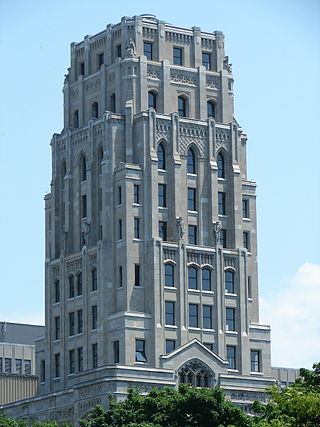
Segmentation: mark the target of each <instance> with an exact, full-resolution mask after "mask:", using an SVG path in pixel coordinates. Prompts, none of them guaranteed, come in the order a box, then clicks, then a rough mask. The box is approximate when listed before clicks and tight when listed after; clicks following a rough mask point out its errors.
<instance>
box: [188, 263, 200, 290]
mask: <svg viewBox="0 0 320 427" xmlns="http://www.w3.org/2000/svg"><path fill="white" fill-rule="evenodd" d="M198 270H199V269H198V268H197V267H195V266H193V265H190V266H189V267H188V289H193V290H197V289H198Z"/></svg>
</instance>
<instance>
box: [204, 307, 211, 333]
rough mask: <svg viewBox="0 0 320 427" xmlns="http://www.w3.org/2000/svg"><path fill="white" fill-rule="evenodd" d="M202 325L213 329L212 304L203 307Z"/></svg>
mask: <svg viewBox="0 0 320 427" xmlns="http://www.w3.org/2000/svg"><path fill="white" fill-rule="evenodd" d="M202 320H203V324H202V327H203V328H204V329H212V306H211V305H204V306H203V307H202Z"/></svg>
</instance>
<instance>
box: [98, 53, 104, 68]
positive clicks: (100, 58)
mask: <svg viewBox="0 0 320 427" xmlns="http://www.w3.org/2000/svg"><path fill="white" fill-rule="evenodd" d="M103 64H104V54H103V53H100V55H98V66H99V67H101V65H103Z"/></svg>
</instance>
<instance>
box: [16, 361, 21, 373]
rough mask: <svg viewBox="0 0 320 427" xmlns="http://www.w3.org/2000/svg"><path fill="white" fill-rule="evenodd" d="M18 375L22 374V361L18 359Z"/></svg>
mask: <svg viewBox="0 0 320 427" xmlns="http://www.w3.org/2000/svg"><path fill="white" fill-rule="evenodd" d="M16 374H22V359H16Z"/></svg>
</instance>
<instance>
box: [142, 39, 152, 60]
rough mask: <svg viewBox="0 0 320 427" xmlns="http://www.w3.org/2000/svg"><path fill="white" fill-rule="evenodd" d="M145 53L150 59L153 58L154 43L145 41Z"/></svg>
mask: <svg viewBox="0 0 320 427" xmlns="http://www.w3.org/2000/svg"><path fill="white" fill-rule="evenodd" d="M143 54H144V56H146V57H147V60H148V61H152V60H153V43H151V42H147V41H144V42H143Z"/></svg>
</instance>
